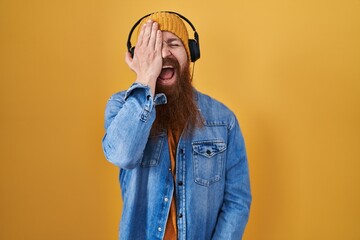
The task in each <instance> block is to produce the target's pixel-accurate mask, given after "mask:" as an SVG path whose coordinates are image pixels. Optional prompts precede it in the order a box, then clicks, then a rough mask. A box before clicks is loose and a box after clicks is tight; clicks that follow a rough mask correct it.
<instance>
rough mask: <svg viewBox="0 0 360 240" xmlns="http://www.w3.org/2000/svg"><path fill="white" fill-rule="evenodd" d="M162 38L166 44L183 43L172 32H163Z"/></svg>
mask: <svg viewBox="0 0 360 240" xmlns="http://www.w3.org/2000/svg"><path fill="white" fill-rule="evenodd" d="M162 37H163V41H166V42H167V41H179V42H181V39H180V38H178V36H176V35H175V34H173V33H172V32H168V31H162Z"/></svg>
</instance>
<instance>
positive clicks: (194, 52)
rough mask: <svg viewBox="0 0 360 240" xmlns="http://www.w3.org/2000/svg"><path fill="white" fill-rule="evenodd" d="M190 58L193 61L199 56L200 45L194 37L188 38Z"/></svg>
mask: <svg viewBox="0 0 360 240" xmlns="http://www.w3.org/2000/svg"><path fill="white" fill-rule="evenodd" d="M189 49H190V58H191V61H192V62H195V61H196V60H198V59H199V58H200V47H199V44H198V43H197V42H196V41H195V40H194V39H189Z"/></svg>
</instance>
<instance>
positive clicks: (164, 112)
mask: <svg viewBox="0 0 360 240" xmlns="http://www.w3.org/2000/svg"><path fill="white" fill-rule="evenodd" d="M163 64H164V65H165V64H166V65H169V64H170V65H172V66H174V68H175V71H176V77H177V79H176V82H175V83H174V85H172V86H162V85H160V84H157V85H156V89H155V93H164V94H165V95H166V97H167V104H164V105H158V106H156V119H155V122H154V124H153V126H152V132H153V133H155V132H159V131H164V130H168V129H169V130H172V131H175V132H181V131H182V130H183V129H184V128H185V127H186V126H188V129H193V128H194V127H199V126H200V125H201V118H200V113H199V111H198V108H197V105H196V102H195V99H194V90H193V87H192V84H191V76H190V71H189V64H188V65H187V66H186V67H185V68H184V69H183V70H182V71H180V66H179V63H178V61H177V60H176V59H175V58H165V59H164V63H163Z"/></svg>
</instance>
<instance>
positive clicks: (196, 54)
mask: <svg viewBox="0 0 360 240" xmlns="http://www.w3.org/2000/svg"><path fill="white" fill-rule="evenodd" d="M163 12H166V13H171V14H175V15H177V16H178V17H180V18H181V19H182V20H184V21H185V22H187V23H188V24H189V26H190V27H191V29H192V30H193V31H194V39H189V49H190V54H191V56H190V57H191V61H192V62H195V61H196V60H197V59H199V58H200V47H199V35H198V33H197V32H196V29H195V27H194V25H193V24H192V23H191V22H190V20H189V19H187V18H186V17H184V16H183V15H181V14H179V13H177V12H171V11H163ZM152 14H153V13H149V14H147V15H145V16H143V17H142V18H140V19H139V20H138V21H137V22H136V23H135V24H134V26H133V27H132V28H131V30H130V33H129V36H128V40H127V44H126V47H127V49H128V51H129V52H130V53H131V55H132V56H133V55H134V47H132V46H131V36H132V34H133V32H134V30H135V28H136V27H137V26H138V25H139V24H140V22H141V20H143V19H144V18H146V17H148V16H150V15H152Z"/></svg>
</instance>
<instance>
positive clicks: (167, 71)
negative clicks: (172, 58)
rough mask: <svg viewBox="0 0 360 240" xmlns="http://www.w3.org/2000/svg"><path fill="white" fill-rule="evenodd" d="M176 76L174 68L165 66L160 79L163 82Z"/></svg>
mask: <svg viewBox="0 0 360 240" xmlns="http://www.w3.org/2000/svg"><path fill="white" fill-rule="evenodd" d="M174 74H175V69H174V67H172V66H164V67H163V68H162V69H161V73H160V75H159V79H161V80H170V79H171V78H172V77H173V76H174Z"/></svg>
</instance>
